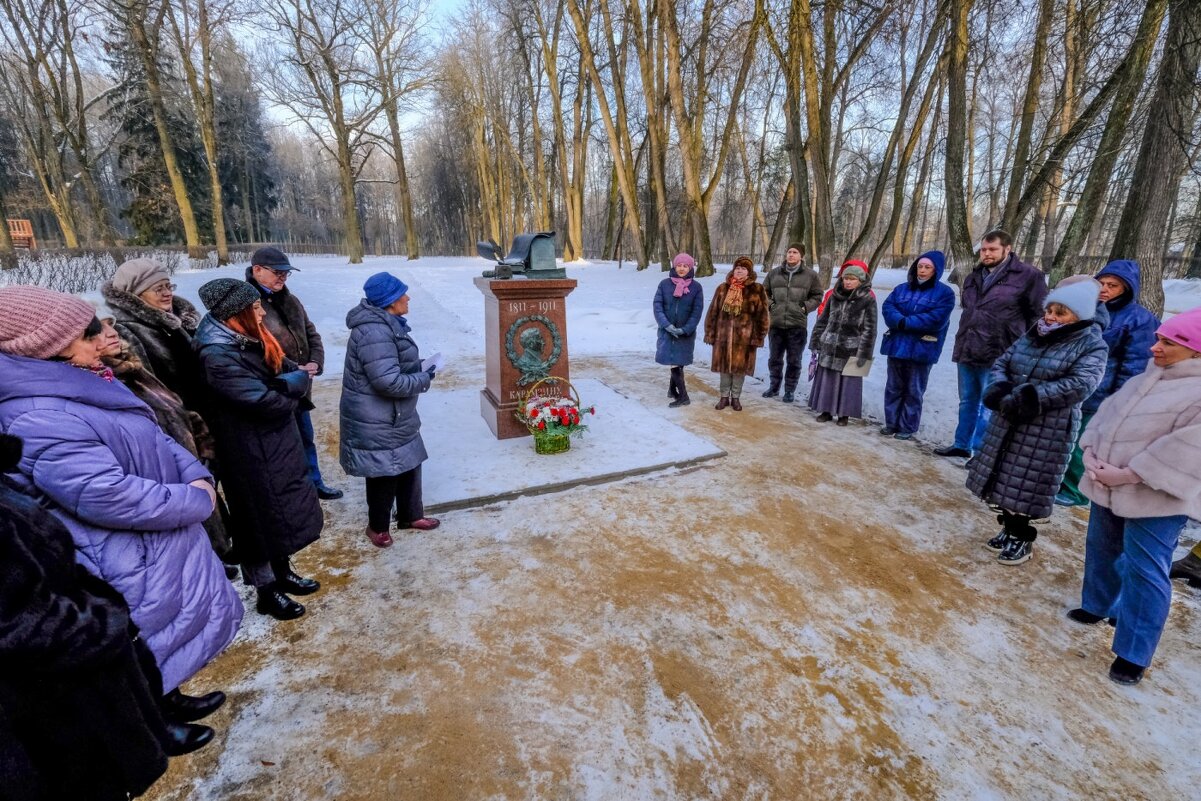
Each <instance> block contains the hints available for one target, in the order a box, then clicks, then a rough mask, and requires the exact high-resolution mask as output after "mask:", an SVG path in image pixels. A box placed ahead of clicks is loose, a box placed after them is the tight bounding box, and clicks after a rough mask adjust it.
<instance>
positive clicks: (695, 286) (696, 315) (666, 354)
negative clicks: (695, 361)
mask: <svg viewBox="0 0 1201 801" xmlns="http://www.w3.org/2000/svg"><path fill="white" fill-rule="evenodd" d="M675 291H676V285H675V284H673V283H672V282H671V278H670V277H668V278H664V279H663V280H662V281H660V282H659V288H658V289H656V290H655V301H654V311H655V322H656V323H658V324H659V334H658V339H656V341H655V363H656V364H669V365H672V366H673V367H674V366H677V365H681V366H682V365H688V364H692V352H693V350H695V349H696V327H697V326H698V325H699V324H700V322H701V315H702V314H703V313H704V311H705V290H704V288H703V287H701V285H700V282H699V281H693V282H692V283H691V284H689V285H688V293H687V294H686V295H681V296H680V297H678V298H677V297H674V294H675ZM669 325H674V326H675V327H676V328H679V329H680V330H681V331H683V332H684V335H683V336H681V337H673V336H672V335H671V334H669V333H667V331H665V330H664V329H666V328H667V326H669Z"/></svg>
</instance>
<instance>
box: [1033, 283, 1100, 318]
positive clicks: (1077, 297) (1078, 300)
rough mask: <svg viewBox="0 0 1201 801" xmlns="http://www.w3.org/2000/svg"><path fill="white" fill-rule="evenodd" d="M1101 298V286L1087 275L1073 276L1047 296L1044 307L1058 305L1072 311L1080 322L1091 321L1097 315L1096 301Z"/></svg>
mask: <svg viewBox="0 0 1201 801" xmlns="http://www.w3.org/2000/svg"><path fill="white" fill-rule="evenodd" d="M1100 296H1101V284H1100V282H1098V281H1097V279H1095V278H1093V277H1092V276H1088V275H1073V276H1070V277H1068V278H1065V279H1063V280H1062V281H1060V282H1059V286H1057V287H1055V288H1054V289H1052V290H1051V291H1050V292H1049V293H1048V294H1047V299H1046V301H1045V302H1044V304H1043V305H1044V307H1045V306H1049V305H1050V304H1052V303H1058V304H1059V305H1061V306H1066V307H1067V308H1069V309H1071V310H1072V313H1073V314H1075V315H1076V316H1077V317H1079V318H1080V319H1081V320H1091V319H1093V317H1094V316H1096V314H1097V299H1098V298H1099V297H1100Z"/></svg>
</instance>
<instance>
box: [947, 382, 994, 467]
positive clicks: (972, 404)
mask: <svg viewBox="0 0 1201 801" xmlns="http://www.w3.org/2000/svg"><path fill="white" fill-rule="evenodd" d="M955 366H956V367H958V368H959V425H957V426H956V427H955V447H956V448H963V449H964V450H965V451H971V452H972V453H973V454H974V453H978V452H979V451H980V446H981V445H983V444H984V432H985V430H986V429H987V428H988V418H989V416H990V415H989V411H988V409H985V408H984V407H983V406H982V405H981V404H980V399H981V398H983V397H984V390H986V389H988V385H989V384H991V383H992V381H991V380H990V378H989V376H991V375H992V368H991V367H977V366H976V365H974V364H957V365H955Z"/></svg>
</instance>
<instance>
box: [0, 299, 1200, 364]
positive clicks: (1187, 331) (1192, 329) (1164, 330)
mask: <svg viewBox="0 0 1201 801" xmlns="http://www.w3.org/2000/svg"><path fill="white" fill-rule="evenodd" d="M0 291H3V290H0ZM1155 333H1157V334H1159V335H1160V336H1161V337H1163V338H1164V339H1170V340H1172V341H1173V342H1175V343H1176V344H1177V345H1183V346H1184V347H1186V348H1188V349H1189V350H1195V351H1197V352H1198V353H1201V307H1198V308H1196V309H1189V310H1188V311H1186V312H1181V313H1180V314H1177V315H1176V316H1175V317H1173V318H1171V319H1170V320H1168V321H1167V322H1165V323H1164V324H1163V325H1161V326H1160V327H1159V330H1158V331H1156V332H1155Z"/></svg>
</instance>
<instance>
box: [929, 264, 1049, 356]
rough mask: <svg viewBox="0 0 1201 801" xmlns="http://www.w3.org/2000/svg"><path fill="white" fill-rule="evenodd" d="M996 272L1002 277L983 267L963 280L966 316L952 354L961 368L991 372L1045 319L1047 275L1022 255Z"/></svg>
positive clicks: (961, 316) (962, 295)
mask: <svg viewBox="0 0 1201 801" xmlns="http://www.w3.org/2000/svg"><path fill="white" fill-rule="evenodd" d="M996 269H997V270H998V271H999V273H1000V274H999V275H996V276H995V278H993V277H991V276H990V275H989V272H988V269H987V268H986V267H985V266H984V265H983V264H980V265H977V266H976V269H974V270H972V271H971V272H970V273H968V274H967V277H966V278H964V279H963V289H962V291H961V292H960V293H959V303H960V305H961V306H962V307H963V313H962V314H961V315H960V317H959V331H958V333H957V334H956V335H955V348H954V350H953V351H952V359H953V360H954V361H955V363H956V364H967V365H972V366H975V367H991V366H992V364H993V362H995V361H996V360H997V359H998V358H999V357H1000V356H1001V354H1002V353H1004V352H1005V351H1006V349H1007V348H1009V346H1010V345H1012V344H1013V343H1014V342H1016V341H1017V339H1018V337H1020V336H1021V335H1022V334H1024V333H1026V331H1028V330H1029V329H1030V326H1032V325H1034V323H1035V322H1037V321H1038V318H1039V317H1041V316H1042V313H1043V300H1044V299H1045V298H1046V297H1047V277H1046V276H1045V275H1044V274H1043V272H1042V270H1039V269H1038V268H1036V267H1032V266H1031V265H1029V264H1026V263H1025V262H1023V261H1021V260H1019V259H1018V257H1017V254H1016V253H1010V254H1009V257H1008V258H1007V259H1005V261H1003V262H1002V263H1001V264H1000V265H998V266H997V267H996ZM990 280H991V283H990ZM986 285H987V286H986Z"/></svg>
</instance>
